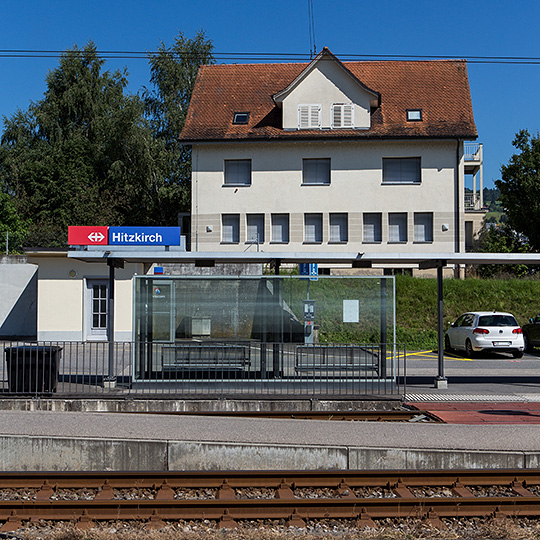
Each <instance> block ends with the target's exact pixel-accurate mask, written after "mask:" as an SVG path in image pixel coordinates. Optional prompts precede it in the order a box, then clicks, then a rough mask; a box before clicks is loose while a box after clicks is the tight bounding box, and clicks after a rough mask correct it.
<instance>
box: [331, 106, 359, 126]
mask: <svg viewBox="0 0 540 540" xmlns="http://www.w3.org/2000/svg"><path fill="white" fill-rule="evenodd" d="M352 127H354V107H353V104H352V103H334V104H333V105H332V128H333V129H340V128H352Z"/></svg>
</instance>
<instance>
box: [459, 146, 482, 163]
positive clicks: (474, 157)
mask: <svg viewBox="0 0 540 540" xmlns="http://www.w3.org/2000/svg"><path fill="white" fill-rule="evenodd" d="M482 147H483V145H482V143H470V142H467V143H464V144H463V156H464V158H465V161H482Z"/></svg>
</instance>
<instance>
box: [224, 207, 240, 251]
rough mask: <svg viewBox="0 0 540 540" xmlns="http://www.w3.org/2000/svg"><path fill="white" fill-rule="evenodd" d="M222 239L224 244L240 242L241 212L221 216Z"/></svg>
mask: <svg viewBox="0 0 540 540" xmlns="http://www.w3.org/2000/svg"><path fill="white" fill-rule="evenodd" d="M221 241H222V242H223V243H224V244H238V242H240V216H239V214H223V215H222V216H221Z"/></svg>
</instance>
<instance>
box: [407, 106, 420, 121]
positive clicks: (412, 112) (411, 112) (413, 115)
mask: <svg viewBox="0 0 540 540" xmlns="http://www.w3.org/2000/svg"><path fill="white" fill-rule="evenodd" d="M421 121H422V109H407V122H421Z"/></svg>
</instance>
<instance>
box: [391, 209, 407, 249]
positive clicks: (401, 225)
mask: <svg viewBox="0 0 540 540" xmlns="http://www.w3.org/2000/svg"><path fill="white" fill-rule="evenodd" d="M388 241H389V242H406V241H407V214H404V213H401V212H400V213H399V214H388Z"/></svg>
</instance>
